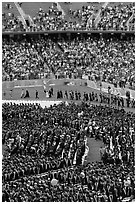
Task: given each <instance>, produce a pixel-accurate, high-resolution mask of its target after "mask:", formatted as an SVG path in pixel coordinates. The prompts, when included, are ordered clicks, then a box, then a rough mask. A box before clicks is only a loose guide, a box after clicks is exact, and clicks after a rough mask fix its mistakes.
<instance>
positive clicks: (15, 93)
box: [2, 80, 135, 112]
mask: <svg viewBox="0 0 137 204" xmlns="http://www.w3.org/2000/svg"><path fill="white" fill-rule="evenodd" d="M51 87H53V90H54V95H53V97H52V98H50V99H49V98H47V97H46V94H45V93H44V87H43V85H36V86H32V87H30V86H25V87H17V86H16V87H15V86H14V87H13V88H10V87H8V88H3V90H2V100H22V99H21V92H22V89H24V91H25V90H28V91H29V94H30V98H29V99H23V100H32V101H33V100H37V101H39V100H40V101H47V100H48V101H49V100H51V101H57V100H60V99H57V91H58V90H62V91H63V93H64V92H65V91H66V90H67V91H68V92H69V91H71V90H72V91H76V90H77V91H80V93H81V95H82V96H83V93H84V92H86V93H90V92H91V93H92V91H94V93H98V94H99V93H100V90H96V89H93V88H90V87H87V86H84V85H82V86H78V85H63V84H61V83H59V81H57V80H55V81H54V83H52V81H51V83H49V84H48V83H47V84H46V90H47V91H48V90H49V89H50V88H51ZM11 90H12V93H11ZM36 90H37V91H38V95H39V99H36ZM106 94H107V93H106ZM61 100H62V101H65V100H66V99H61ZM68 101H69V100H68ZM74 101H75V100H74ZM75 102H76V101H75ZM77 102H80V101H77ZM93 103H95V104H99V103H98V102H93ZM125 110H126V111H132V112H135V109H133V108H125Z"/></svg>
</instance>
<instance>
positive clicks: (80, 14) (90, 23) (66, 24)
mask: <svg viewBox="0 0 137 204" xmlns="http://www.w3.org/2000/svg"><path fill="white" fill-rule="evenodd" d="M8 5H10V4H8ZM68 8H69V7H68ZM8 9H9V11H10V6H8ZM133 11H134V4H132V3H131V4H128V5H126V4H117V5H116V6H111V4H110V5H109V4H108V6H107V7H106V8H104V7H101V14H100V21H99V23H98V24H97V25H96V23H95V16H96V7H95V6H94V5H91V6H90V5H89V6H82V8H81V9H77V10H73V9H69V19H68V18H67V17H65V14H64V12H63V11H62V10H60V9H58V8H57V4H56V3H53V5H52V6H51V8H49V10H48V12H47V11H44V10H43V8H39V11H38V12H37V14H36V16H33V18H32V19H33V23H31V24H30V25H27V26H24V25H23V24H22V22H20V21H19V20H18V19H17V17H14V16H12V19H9V16H8V15H6V14H5V13H3V31H10V30H11V31H25V30H26V31H46V30H54V31H56V30H127V29H128V24H127V22H128V20H129V19H130V17H131V16H132V14H133ZM9 14H12V15H14V14H13V13H9ZM129 29H131V30H132V29H133V27H131V26H129Z"/></svg>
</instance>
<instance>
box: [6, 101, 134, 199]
mask: <svg viewBox="0 0 137 204" xmlns="http://www.w3.org/2000/svg"><path fill="white" fill-rule="evenodd" d="M2 118H3V123H2V130H3V132H2V143H3V145H5V146H7V155H4V154H3V160H2V179H3V187H2V189H3V195H2V199H3V201H10V202H22V201H25V202H27V201H28V202H29V201H31V202H32V201H37V202H39V201H41V202H42V201H43V202H46V201H47V202H48V201H51V202H52V201H59V202H61V201H62V202H63V201H64V202H65V201H70V202H71V201H89V202H90V201H92V202H93V201H94V202H99V201H106V202H107V201H111V202H112V201H122V200H123V199H125V198H127V197H128V198H129V197H130V199H134V196H135V178H134V174H135V169H134V168H135V160H134V157H135V155H134V149H135V114H134V113H131V112H125V111H124V110H123V109H122V110H118V109H116V108H112V107H106V106H102V105H100V106H96V105H89V104H87V103H84V102H83V103H80V104H75V103H70V104H65V103H61V104H59V105H54V106H51V107H49V108H47V107H45V108H44V109H43V108H42V107H41V106H40V105H38V104H37V105H34V104H18V105H17V104H11V103H4V104H3V105H2ZM86 137H93V138H95V139H100V140H102V141H103V142H104V145H105V152H104V154H103V157H102V162H93V163H87V164H86V163H85V164H84V165H82V157H83V155H84V152H85V148H86V146H85V139H86Z"/></svg>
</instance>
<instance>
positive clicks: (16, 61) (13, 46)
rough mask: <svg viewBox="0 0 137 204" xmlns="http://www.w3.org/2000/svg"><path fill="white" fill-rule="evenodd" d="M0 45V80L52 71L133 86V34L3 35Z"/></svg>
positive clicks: (33, 76) (33, 75)
mask: <svg viewBox="0 0 137 204" xmlns="http://www.w3.org/2000/svg"><path fill="white" fill-rule="evenodd" d="M2 46H3V47H2V51H3V55H2V65H3V80H6V79H7V78H9V77H10V76H12V79H21V77H22V78H23V77H24V78H26V79H29V77H31V78H39V77H40V76H41V75H43V76H44V75H45V74H47V73H49V72H52V73H54V74H58V75H63V76H65V77H71V76H72V75H74V78H78V77H82V75H88V76H90V79H91V80H95V81H96V80H102V81H105V82H108V83H111V84H116V85H119V83H121V84H123V87H125V85H128V86H130V87H133V88H134V87H135V40H134V37H129V38H128V37H127V38H126V37H125V38H124V39H119V38H117V37H116V36H111V37H108V38H105V37H94V36H91V37H89V36H85V37H77V36H75V37H74V38H71V39H70V40H69V39H66V38H65V37H62V38H61V39H57V38H56V39H53V38H52V37H48V36H47V37H44V36H41V37H40V38H37V39H36V38H24V39H22V40H16V39H9V40H7V39H6V38H3V44H2Z"/></svg>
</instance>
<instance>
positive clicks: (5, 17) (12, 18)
mask: <svg viewBox="0 0 137 204" xmlns="http://www.w3.org/2000/svg"><path fill="white" fill-rule="evenodd" d="M5 9H6V12H3V13H2V31H4V32H5V31H26V28H25V26H24V24H23V22H22V21H21V20H20V19H19V18H18V17H17V16H16V15H15V14H14V13H13V11H12V6H11V4H9V3H7V4H6V5H5Z"/></svg>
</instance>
